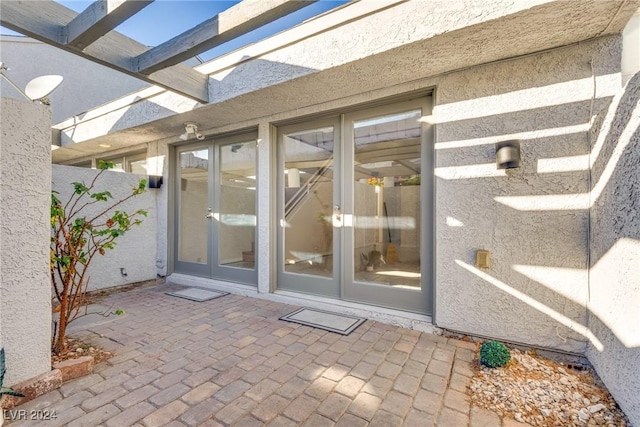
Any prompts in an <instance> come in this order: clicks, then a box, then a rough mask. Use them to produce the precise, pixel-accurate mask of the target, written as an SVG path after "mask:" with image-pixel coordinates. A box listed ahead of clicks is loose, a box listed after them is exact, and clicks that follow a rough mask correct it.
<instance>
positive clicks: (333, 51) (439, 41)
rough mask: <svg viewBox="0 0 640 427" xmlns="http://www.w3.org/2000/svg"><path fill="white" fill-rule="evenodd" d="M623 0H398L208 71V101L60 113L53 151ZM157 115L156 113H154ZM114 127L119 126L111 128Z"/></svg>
mask: <svg viewBox="0 0 640 427" xmlns="http://www.w3.org/2000/svg"><path fill="white" fill-rule="evenodd" d="M633 3H637V2H635V0H634V2H630V3H625V4H624V6H623V7H622V8H619V6H620V3H619V2H602V1H595V2H593V1H585V2H579V3H576V2H557V1H552V2H547V1H541V0H538V1H536V0H531V1H517V2H514V1H509V0H504V1H499V0H496V1H492V2H472V1H461V2H451V1H446V0H443V1H441V2H433V3H430V7H424V2H420V1H413V2H404V3H399V4H397V5H395V6H393V7H389V8H387V9H384V10H382V11H379V12H377V13H374V14H371V15H369V16H366V17H364V18H362V19H358V20H355V21H352V22H348V23H346V24H343V25H339V26H337V27H335V28H331V27H328V28H327V30H326V31H323V32H320V33H319V34H316V35H314V36H313V37H308V38H304V39H302V40H300V41H297V42H295V43H292V44H290V45H287V46H285V47H283V48H280V49H276V50H273V51H266V52H265V53H263V54H261V55H258V56H253V57H251V56H250V57H248V58H243V60H242V61H241V62H239V63H237V64H235V65H234V66H232V67H230V68H226V69H224V70H220V71H215V70H214V71H212V74H211V76H212V77H211V79H210V83H211V84H210V91H211V98H212V102H211V103H210V104H209V105H206V106H202V107H200V108H195V107H196V105H194V104H193V103H189V102H186V101H185V100H184V99H182V97H179V96H176V95H169V94H166V93H163V94H160V95H157V96H151V97H149V98H148V99H136V101H135V103H133V104H132V105H130V106H129V105H125V106H121V107H118V108H116V109H114V111H112V112H107V113H105V114H100V115H98V116H97V117H95V118H91V119H87V120H82V121H81V122H77V123H75V122H74V123H71V122H69V124H67V125H65V126H66V127H65V128H64V129H63V141H64V142H63V144H70V145H69V151H66V152H65V151H63V150H59V151H58V152H57V153H55V154H54V158H59V159H61V160H67V159H68V158H69V157H68V156H73V155H76V154H77V153H76V154H74V153H73V151H75V148H73V147H74V145H73V143H74V142H75V143H78V142H82V141H88V140H91V143H90V144H89V145H90V147H87V149H94V150H95V149H96V148H95V145H96V144H97V143H98V141H100V142H102V143H105V142H108V143H110V144H119V143H121V142H120V141H122V137H123V136H125V137H126V139H127V141H128V142H129V143H131V144H137V143H143V142H148V141H153V140H155V139H160V138H166V137H168V136H169V135H176V134H177V135H179V134H180V133H181V132H179V130H180V126H181V124H182V122H184V121H185V120H194V121H196V122H199V123H200V124H201V125H202V126H201V128H202V130H203V131H205V132H207V131H208V130H209V129H215V128H218V127H221V126H225V125H230V124H234V123H237V122H238V121H240V120H250V119H254V120H255V119H257V118H260V117H266V116H269V115H272V114H277V113H282V112H285V111H290V110H291V109H295V108H301V107H304V106H307V105H312V104H319V103H322V102H328V101H331V100H336V99H340V98H344V97H347V96H353V95H356V94H359V93H364V92H367V91H371V90H376V89H381V88H385V87H391V86H393V85H397V84H401V83H404V82H407V81H412V80H416V79H419V78H424V77H429V76H434V75H437V74H439V73H444V72H448V71H451V70H455V69H461V68H465V67H471V66H474V65H478V64H482V63H487V62H491V61H496V60H500V59H505V58H510V57H513V56H517V55H523V54H527V53H530V52H536V51H540V50H544V49H549V48H553V47H557V46H562V45H566V44H570V43H574V42H578V41H581V40H585V39H589V38H592V37H595V36H596V35H600V34H609V33H614V32H616V31H619V30H620V29H621V28H622V26H623V25H624V21H625V20H627V19H628V18H629V16H630V15H631V14H632V13H633V9H634V6H633ZM617 12H619V13H617ZM305 25H311V26H313V25H314V23H313V21H312V22H310V23H308V24H305ZM476 46H482V47H483V49H481V50H478V49H477V48H476ZM240 52H242V51H240ZM320 52H321V54H320ZM175 113H183V114H182V115H180V114H175ZM160 117H166V120H162V121H159V120H158V118H160ZM118 129H122V132H123V133H122V134H120V135H118V132H115V130H118ZM95 138H99V140H97V139H95ZM92 144H93V145H92ZM77 149H78V150H80V147H77ZM56 156H59V157H56Z"/></svg>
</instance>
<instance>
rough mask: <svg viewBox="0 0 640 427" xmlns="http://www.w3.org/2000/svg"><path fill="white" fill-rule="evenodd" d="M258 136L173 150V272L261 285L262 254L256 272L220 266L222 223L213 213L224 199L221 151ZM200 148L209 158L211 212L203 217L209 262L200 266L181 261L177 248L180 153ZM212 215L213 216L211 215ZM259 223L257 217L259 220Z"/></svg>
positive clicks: (221, 139) (219, 139) (248, 134)
mask: <svg viewBox="0 0 640 427" xmlns="http://www.w3.org/2000/svg"><path fill="white" fill-rule="evenodd" d="M257 139H258V134H257V132H256V131H252V132H245V133H242V134H237V135H232V136H224V137H213V138H208V139H207V140H206V141H203V142H199V143H195V144H186V145H182V146H179V147H176V150H175V151H174V165H175V171H176V173H175V174H174V176H175V177H176V178H175V182H174V188H175V197H174V200H175V211H174V218H175V224H176V226H175V227H174V234H175V237H174V251H173V252H174V254H175V255H174V266H175V267H174V269H175V271H176V272H177V273H184V274H190V275H194V276H201V277H208V278H212V279H219V280H224V281H230V282H237V283H243V284H247V285H252V286H257V283H258V272H257V265H258V257H259V253H258V252H257V251H256V253H255V254H254V256H255V262H254V268H253V269H247V268H239V267H234V266H226V265H220V264H219V262H218V261H219V258H220V248H219V240H218V235H219V227H220V222H219V220H218V219H216V218H215V217H214V215H213V214H215V213H219V212H220V207H221V200H220V193H221V192H220V191H219V189H220V186H221V170H222V168H221V165H220V161H221V155H220V148H221V147H223V146H228V145H232V144H235V143H240V142H247V141H257ZM197 149H206V150H208V158H209V166H208V180H207V183H208V191H207V206H209V208H210V210H209V211H208V212H206V211H205V212H202V218H203V219H204V218H205V217H208V218H207V219H206V233H207V236H208V237H207V263H206V264H199V263H191V262H185V261H180V260H179V259H178V254H179V250H178V247H177V245H178V244H179V235H178V233H179V229H180V227H179V226H178V221H180V203H181V200H180V188H181V176H180V173H179V171H180V160H179V158H180V153H182V152H185V151H194V150H197ZM256 169H257V157H256ZM255 199H256V215H257V203H258V197H257V190H256V197H255ZM210 214H211V215H210ZM256 223H257V217H256ZM257 230H258V227H257V224H256V227H255V230H254V242H256V241H257Z"/></svg>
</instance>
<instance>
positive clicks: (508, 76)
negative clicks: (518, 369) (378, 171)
mask: <svg viewBox="0 0 640 427" xmlns="http://www.w3.org/2000/svg"><path fill="white" fill-rule="evenodd" d="M620 49H621V46H620V43H619V38H617V37H608V38H602V39H599V40H597V41H595V42H591V43H585V44H583V45H578V46H573V47H569V48H565V49H560V50H555V51H550V52H547V53H543V54H539V55H533V56H530V57H525V58H522V59H520V60H515V61H509V62H504V63H498V64H493V65H489V66H486V67H478V68H474V69H470V70H468V71H464V72H459V73H454V74H451V75H449V76H447V77H445V78H444V79H443V80H442V81H441V82H440V83H439V84H438V86H437V98H436V107H435V108H434V121H435V122H436V124H437V126H436V129H437V134H436V144H435V153H436V170H435V175H436V179H437V181H436V193H437V196H436V236H437V237H436V242H435V244H436V322H437V324H438V326H441V327H444V328H449V329H453V330H458V331H464V332H466V333H471V334H475V335H480V336H489V337H495V338H500V339H503V340H507V341H514V342H522V343H526V344H531V345H535V346H540V347H549V348H554V349H559V350H565V351H568V352H574V353H583V352H584V350H585V347H586V343H587V342H589V340H593V338H594V337H593V336H592V334H591V333H590V331H589V330H588V328H587V312H586V308H585V307H586V303H587V295H588V289H587V265H588V264H587V260H588V255H587V239H588V215H589V204H588V203H589V201H588V190H589V187H588V184H589V172H588V154H589V138H588V130H589V121H590V117H591V116H592V115H593V114H596V113H597V112H598V111H599V110H601V109H602V108H603V107H605V106H606V105H607V104H608V102H609V101H610V98H611V96H612V95H613V94H614V93H615V92H616V91H617V90H618V88H619V85H620V83H619V82H620V75H619V67H620ZM592 73H593V74H592ZM594 84H595V89H594ZM594 93H595V99H594V100H593V102H592V95H593V94H594ZM513 138H517V139H520V140H521V150H522V161H523V163H522V167H520V168H518V169H514V170H509V171H506V172H505V171H504V170H502V171H501V170H497V169H496V166H495V149H494V143H495V142H497V141H500V140H507V139H513ZM477 249H486V250H489V251H490V252H491V261H492V265H491V268H489V269H478V268H476V267H475V266H474V261H475V251H476V250H477Z"/></svg>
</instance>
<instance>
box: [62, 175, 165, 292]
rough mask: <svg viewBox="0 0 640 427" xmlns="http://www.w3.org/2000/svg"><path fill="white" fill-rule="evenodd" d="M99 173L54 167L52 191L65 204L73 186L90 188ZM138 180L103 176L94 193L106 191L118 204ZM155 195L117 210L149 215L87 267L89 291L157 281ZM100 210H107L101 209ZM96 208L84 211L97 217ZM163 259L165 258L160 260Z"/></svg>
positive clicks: (152, 191)
mask: <svg viewBox="0 0 640 427" xmlns="http://www.w3.org/2000/svg"><path fill="white" fill-rule="evenodd" d="M97 173H98V171H97V170H94V169H86V168H78V167H74V166H62V165H53V179H52V183H53V184H52V185H53V189H54V190H55V191H57V192H58V193H59V195H58V197H59V198H60V200H62V201H63V202H64V201H65V200H68V199H69V197H70V195H71V193H72V192H73V185H72V184H71V183H72V182H84V183H85V184H86V185H89V184H90V182H91V180H92V179H93V177H94V176H95V174H97ZM140 178H146V177H142V176H138V175H134V174H129V173H122V172H112V171H107V172H105V173H104V174H103V175H102V176H101V177H100V178H99V180H98V181H97V183H96V190H98V191H105V190H108V191H110V192H111V194H112V195H113V197H114V200H119V199H120V198H122V197H125V196H126V195H127V194H130V192H131V189H133V187H135V186H137V183H138V181H139V179H140ZM156 191H157V190H155V189H147V191H146V192H145V193H143V194H141V195H139V196H137V197H134V198H132V199H130V200H128V201H127V202H125V203H123V204H122V205H120V206H119V207H118V209H119V210H125V211H127V212H133V211H135V210H137V209H146V210H147V212H148V215H147V217H146V218H143V222H142V224H141V225H140V226H134V227H133V228H132V229H131V230H130V231H129V232H127V233H126V234H125V235H124V236H121V237H120V238H118V239H117V240H116V247H115V249H114V250H112V251H107V252H106V254H105V255H104V256H99V255H97V256H96V257H95V258H94V259H93V260H92V262H91V265H90V266H89V277H90V281H89V290H95V289H103V288H107V287H112V286H119V285H125V284H128V283H135V282H140V281H143V280H151V279H155V277H156V251H157V243H156V229H157V217H158V215H157V209H156V200H155V199H156ZM103 206H106V204H105V205H103ZM98 208H99V204H96V205H94V206H93V207H90V208H88V209H87V212H88V213H89V214H91V213H94V214H95V213H97V212H98V211H97V209H98ZM162 258H164V255H163V256H162ZM120 268H125V269H126V271H127V276H123V275H122V274H120Z"/></svg>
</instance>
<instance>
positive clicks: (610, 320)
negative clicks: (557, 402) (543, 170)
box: [587, 73, 640, 425]
mask: <svg viewBox="0 0 640 427" xmlns="http://www.w3.org/2000/svg"><path fill="white" fill-rule="evenodd" d="M639 102H640V73H638V74H636V75H635V76H633V77H632V78H631V79H630V80H629V82H628V83H627V86H626V88H625V90H624V92H622V93H621V94H620V95H619V96H618V97H616V98H615V99H614V102H613V103H612V105H611V107H610V109H609V110H608V111H605V112H604V113H603V114H602V117H600V118H601V120H600V121H599V123H602V127H601V129H600V132H599V133H598V134H596V136H595V137H594V138H593V153H592V154H593V157H592V161H593V162H594V169H593V176H592V182H593V191H592V194H591V196H592V203H593V205H592V208H591V241H590V243H591V244H590V247H591V269H590V272H589V279H590V291H591V292H590V300H589V328H590V329H591V330H592V331H593V333H594V334H595V335H596V337H598V339H599V340H600V342H601V343H602V346H601V347H597V346H594V345H591V346H589V347H588V351H587V356H588V358H589V360H590V361H591V363H592V364H593V366H594V367H595V368H596V370H597V372H598V374H599V375H600V378H602V380H603V381H604V382H605V384H606V385H607V388H608V389H609V390H610V391H611V394H612V395H613V396H614V397H615V399H616V401H617V402H618V404H619V405H620V407H621V408H622V410H623V411H624V412H625V413H626V414H627V416H629V418H630V420H631V422H632V423H633V425H640V397H639V396H640V104H639Z"/></svg>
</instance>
